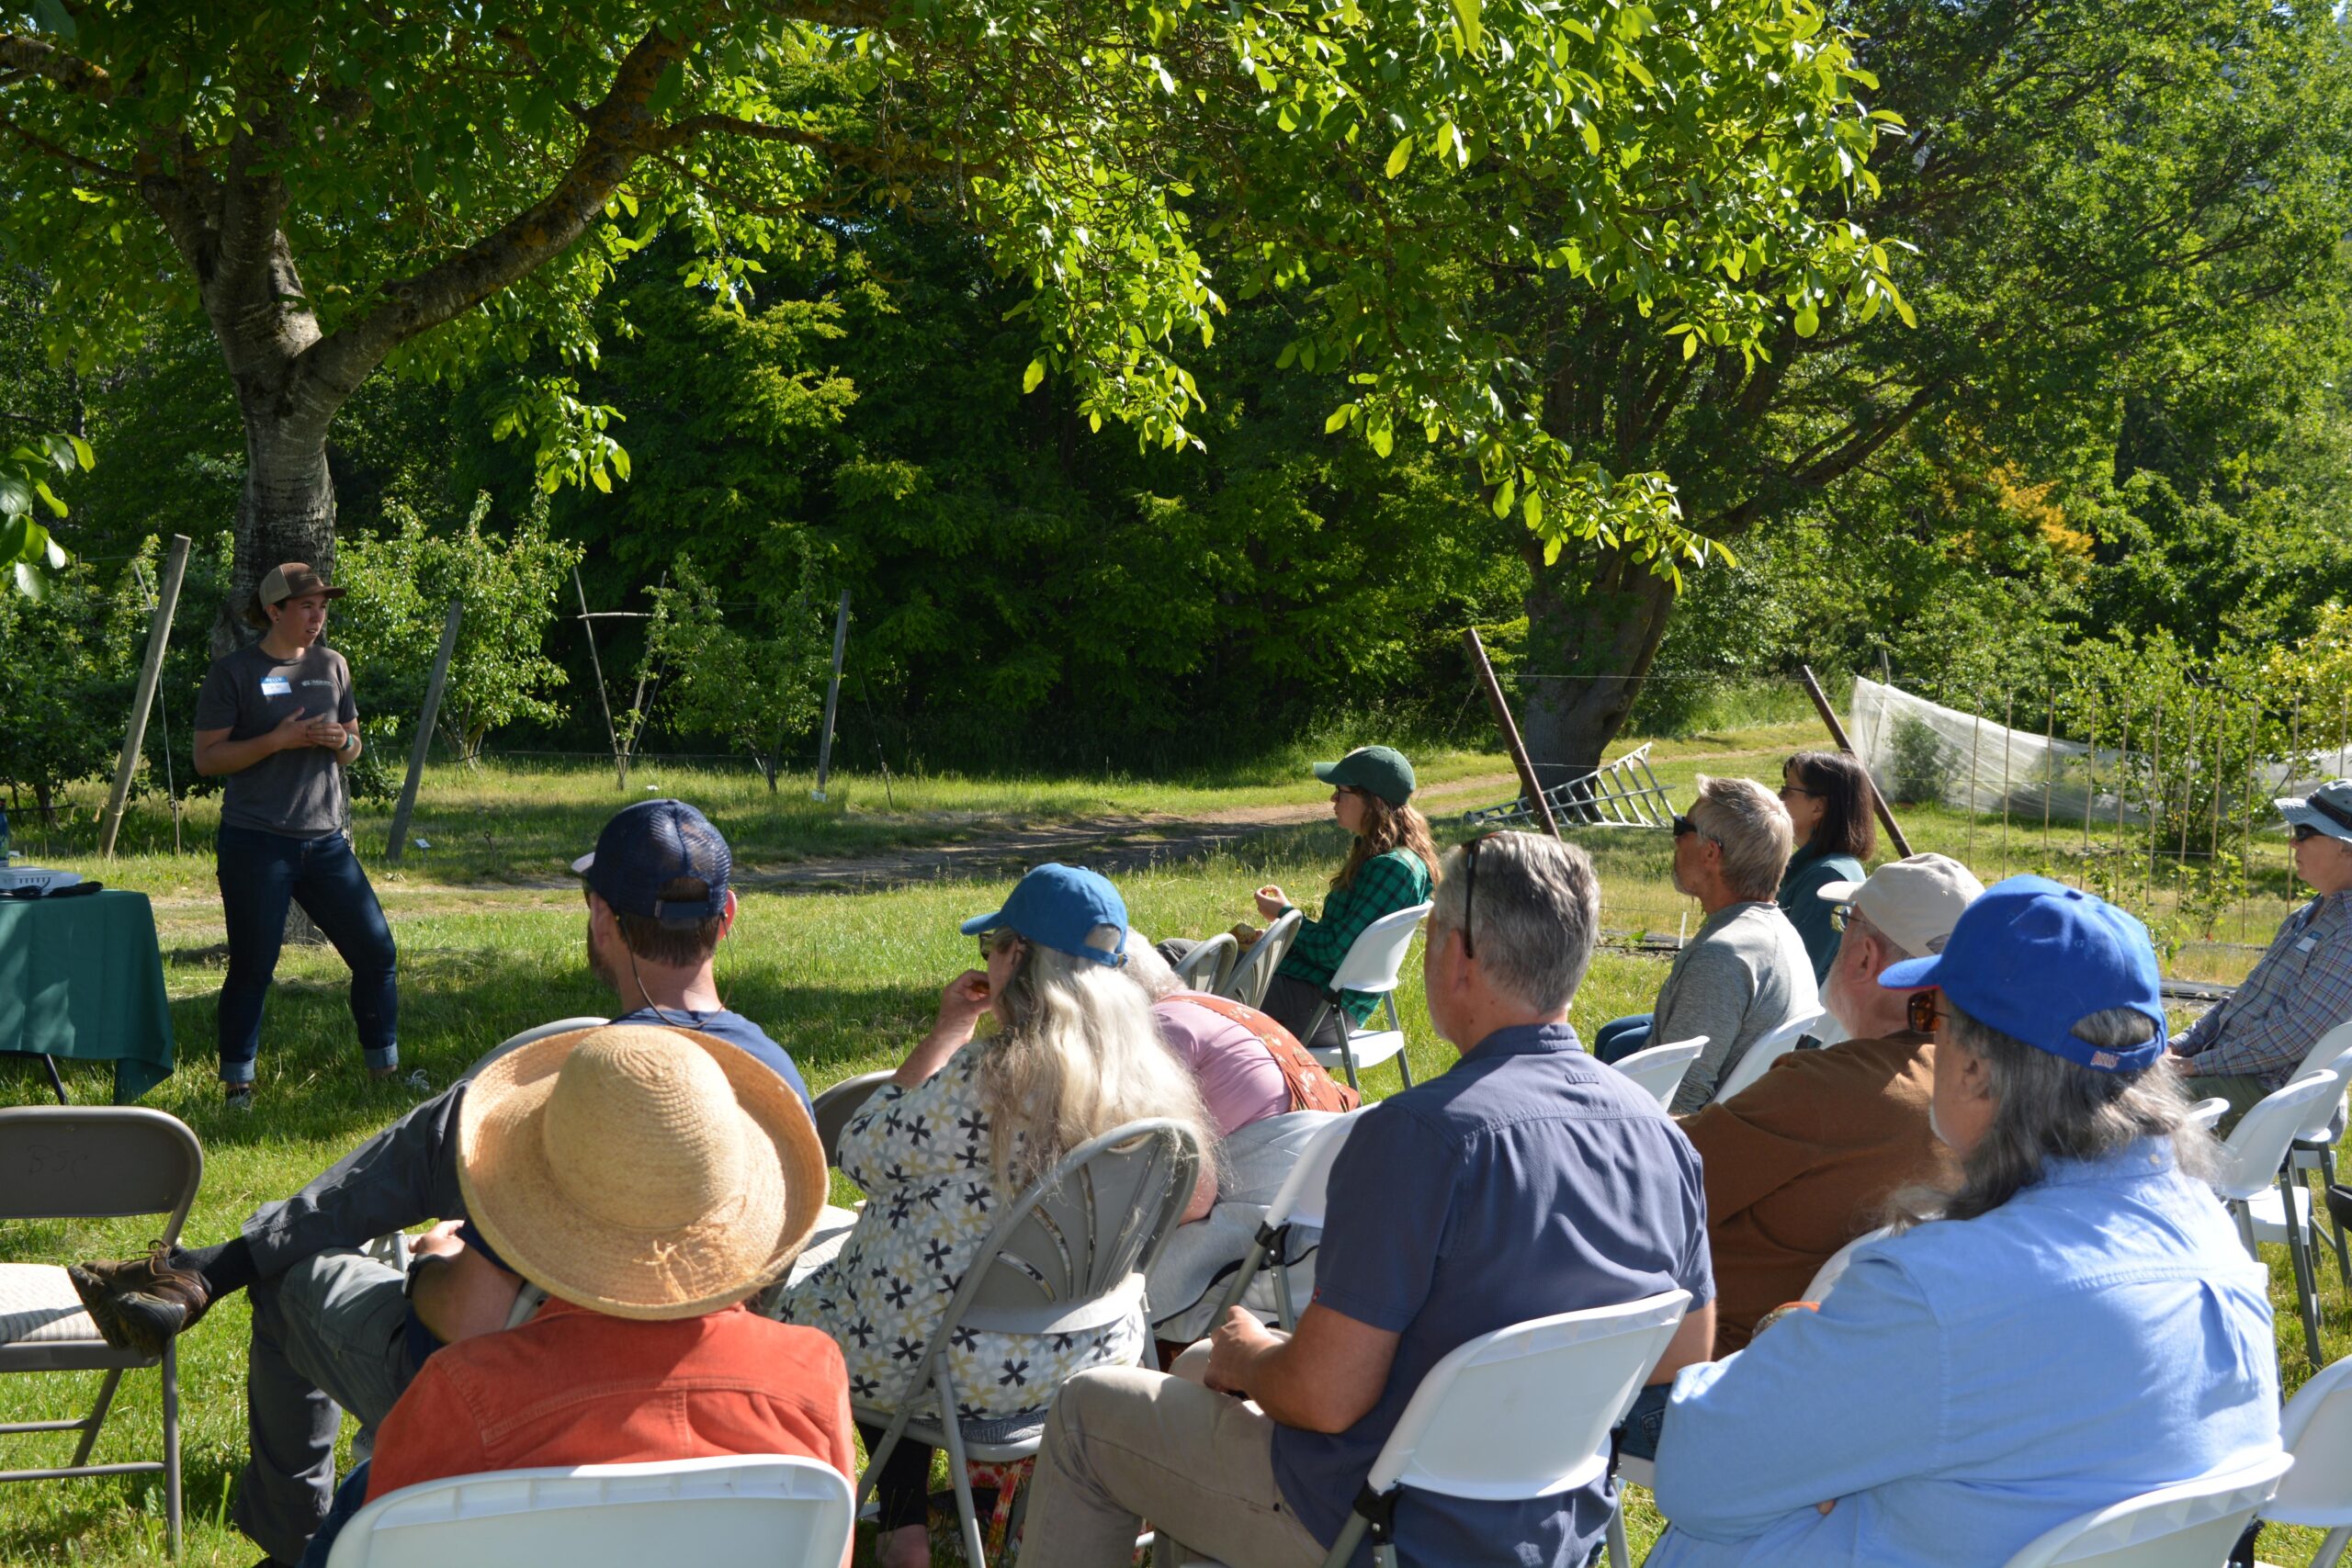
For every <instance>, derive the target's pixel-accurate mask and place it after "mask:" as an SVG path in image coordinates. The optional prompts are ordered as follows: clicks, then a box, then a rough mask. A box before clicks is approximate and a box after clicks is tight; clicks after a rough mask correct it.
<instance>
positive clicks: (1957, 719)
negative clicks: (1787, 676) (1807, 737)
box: [1846, 677, 2352, 822]
mask: <svg viewBox="0 0 2352 1568" xmlns="http://www.w3.org/2000/svg"><path fill="white" fill-rule="evenodd" d="M1847 706H1848V710H1849V711H1848V716H1847V720H1846V731H1847V739H1849V740H1851V741H1852V742H1853V743H1854V752H1855V754H1856V755H1857V756H1859V757H1860V758H1861V760H1862V761H1863V763H1864V765H1865V766H1867V767H1868V768H1869V769H1870V771H1871V777H1872V778H1874V779H1876V780H1877V781H1878V787H1879V789H1880V790H1881V791H1882V792H1883V794H1884V795H1886V796H1887V798H1889V799H1890V800H1898V801H1900V800H1923V801H1924V800H1940V801H1942V802H1944V803H1945V804H1946V805H1950V806H1958V807H1973V809H1975V810H1978V811H1999V810H2002V809H2004V803H2006V809H2007V810H2008V811H2010V812H2011V813H2013V814H2015V815H2017V816H2019V817H2040V816H2041V815H2042V813H2043V807H2044V802H2045V800H2046V801H2047V803H2048V811H2049V815H2050V817H2051V818H2052V820H2059V821H2073V822H2079V821H2081V820H2082V819H2083V817H2084V814H2085V812H2086V810H2087V811H2088V812H2089V813H2090V814H2091V815H2092V817H2093V818H2094V820H2099V821H2107V820H2112V819H2113V818H2114V816H2115V811H2116V798H2115V783H2116V774H2117V773H2118V771H2119V769H2118V759H2119V753H2118V752H2117V751H2116V750H2115V749H2114V748H2113V747H2110V746H2102V747H2100V748H2098V750H2097V751H2096V752H2094V751H2093V750H2092V749H2091V748H2090V747H2088V746H2086V745H2085V744H2083V743H2082V742H2081V741H2079V740H2064V739H2043V737H2042V736H2041V734H2039V733H2037V732H2033V731H2030V730H2023V729H2013V728H2009V727H2008V726H2007V725H2004V724H2002V723H2000V722H1999V721H1998V720H1996V719H1991V718H1986V717H1985V716H1982V715H1979V714H1973V713H1963V712H1962V711H1960V710H1959V709H1957V708H1948V707H1943V706H1940V705H1938V704H1935V703H1931V702H1928V700H1927V699H1926V698H1924V697H1917V696H1914V695H1912V694H1910V693H1908V692H1905V691H1903V690H1901V689H1899V688H1897V687H1894V686H1889V685H1883V684H1882V683H1880V682H1876V681H1869V680H1863V679H1861V678H1860V677H1857V678H1856V680H1855V682H1854V694H1853V697H1852V700H1851V701H1850V702H1849V704H1848V705H1847ZM2174 739H2175V741H2176V743H2177V740H2178V738H2177V737H2175V738H2174ZM2131 755H2132V756H2133V758H2134V759H2138V758H2139V757H2140V755H2141V753H2140V750H2139V748H2137V747H2134V748H2132V751H2131ZM2347 760H2352V748H2345V749H2341V750H2335V751H2333V752H2327V751H2323V752H2321V753H2319V754H2318V756H2317V757H2316V758H2313V759H2307V760H2306V767H2305V768H2304V769H2298V770H2295V771H2296V772H2297V773H2305V772H2308V773H2309V776H2307V777H2298V778H2295V779H2291V780H2290V779H2289V778H2288V776H2287V774H2288V773H2289V769H2288V767H2287V766H2286V764H2284V763H2280V762H2266V763H2263V764H2261V765H2259V766H2257V767H2256V770H2255V777H2254V779H2253V781H2252V784H2253V792H2254V793H2255V794H2256V795H2258V796H2260V797H2262V798H2266V799H2267V798H2268V797H2269V796H2271V795H2289V794H2293V795H2301V794H2306V793H2308V792H2309V790H2310V789H2311V788H2312V787H2313V786H2315V785H2317V784H2320V783H2322V782H2324V781H2325V780H2327V779H2331V778H2342V777H2345V776H2346V774H2347V773H2352V768H2347V766H2346V763H2347ZM2224 798H2225V800H2227V799H2233V798H2235V796H2234V795H2233V796H2225V797H2224ZM2123 819H2124V820H2125V821H2127V822H2136V821H2140V820H2143V817H2142V814H2141V813H2140V812H2139V810H2138V809H2137V808H2136V807H2126V808H2125V810H2124V813H2123Z"/></svg>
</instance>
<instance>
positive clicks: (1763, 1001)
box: [1650, 901, 1821, 1116]
mask: <svg viewBox="0 0 2352 1568" xmlns="http://www.w3.org/2000/svg"><path fill="white" fill-rule="evenodd" d="M1820 1007H1821V992H1820V990H1819V988H1818V987H1815V985H1814V982H1813V960H1812V959H1811V958H1809V957H1808V956H1806V954H1805V950H1804V938H1802V937H1800V936H1798V935H1797V931H1796V928H1795V927H1794V926H1792V925H1791V924H1790V923H1789V918H1788V917H1787V916H1786V915H1784V914H1782V913H1781V909H1780V906H1779V905H1777V904H1770V903H1765V902H1762V901H1758V902H1755V903H1747V904H1730V905H1726V906H1724V908H1721V909H1718V910H1716V911H1715V912H1714V913H1713V914H1712V915H1710V916H1708V917H1707V920H1706V923H1705V924H1704V925H1702V926H1701V927H1700V928H1699V934H1698V935H1696V936H1694V937H1692V938H1691V945H1690V946H1688V947H1686V948H1684V949H1683V950H1682V951H1681V952H1680V953H1677V954H1676V955H1675V959H1674V966H1673V967H1672V968H1671V969H1669V970H1668V971H1667V976H1666V984H1665V985H1663V986H1660V987H1658V990H1657V1013H1656V1017H1655V1019H1654V1020H1653V1021H1652V1023H1651V1025H1650V1043H1651V1044H1653V1045H1671V1044H1673V1043H1675V1042H1676V1041H1678V1040H1688V1039H1690V1038H1691V1037H1692V1036H1693V1035H1699V1034H1703V1035H1705V1036H1706V1037H1707V1046H1706V1049H1705V1050H1703V1051H1702V1052H1701V1053H1700V1054H1699V1059H1698V1060H1697V1061H1695V1062H1693V1063H1691V1070H1690V1071H1689V1072H1687V1073H1685V1074H1683V1075H1682V1087H1681V1088H1680V1089H1677V1090H1676V1091H1675V1095H1674V1103H1673V1105H1672V1106H1671V1107H1670V1108H1669V1109H1671V1110H1672V1111H1673V1112H1674V1114H1676V1115H1677V1116H1687V1115H1689V1114H1690V1113H1691V1111H1696V1110H1698V1109H1699V1108H1700V1107H1701V1106H1702V1105H1705V1104H1706V1103H1707V1102H1708V1101H1709V1100H1713V1099H1714V1097H1715V1085H1717V1084H1719V1083H1721V1082H1722V1081H1723V1080H1724V1077H1725V1076H1726V1075H1728V1074H1729V1073H1730V1072H1731V1070H1732V1068H1733V1067H1734V1066H1736V1065H1737V1064H1738V1062H1739V1059H1740V1057H1741V1056H1743V1055H1746V1054H1747V1048H1748V1047H1749V1046H1750V1045H1753V1044H1755V1043H1757V1042H1758V1040H1761V1039H1762V1038H1764V1036H1766V1035H1767V1034H1770V1033H1771V1032H1772V1031H1774V1030H1776V1029H1778V1028H1780V1027H1781V1025H1782V1024H1784V1023H1786V1022H1788V1021H1790V1020H1791V1019H1793V1018H1796V1017H1798V1016H1799V1015H1801V1014H1804V1013H1809V1012H1815V1011H1818V1010H1819V1009H1820Z"/></svg>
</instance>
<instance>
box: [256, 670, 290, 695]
mask: <svg viewBox="0 0 2352 1568" xmlns="http://www.w3.org/2000/svg"><path fill="white" fill-rule="evenodd" d="M261 694H262V695H263V696H265V697H290V696H292V695H293V694H294V687H293V683H292V682H289V681H288V680H287V679H286V677H285V676H283V675H265V676H263V677H262V678H261Z"/></svg>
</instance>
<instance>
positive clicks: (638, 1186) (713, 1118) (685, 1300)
mask: <svg viewBox="0 0 2352 1568" xmlns="http://www.w3.org/2000/svg"><path fill="white" fill-rule="evenodd" d="M458 1180H459V1182H460V1184H461V1185H462V1186H463V1188H464V1190H465V1195H466V1207H467V1211H468V1213H469V1214H470V1215H471V1216H472V1219H473V1222H474V1224H478V1225H480V1226H481V1230H482V1234H483V1235H486V1236H487V1237H488V1238H489V1239H490V1244H491V1246H492V1247H495V1248H496V1249H497V1250H498V1253H499V1255H500V1256H501V1257H503V1258H505V1259H506V1261H507V1263H508V1265H509V1266H510V1267H512V1268H513V1269H515V1271H516V1272H518V1273H520V1274H521V1275H523V1277H524V1278H526V1279H527V1280H530V1281H531V1282H532V1283H534V1284H536V1285H537V1286H539V1287H540V1288H542V1289H543V1290H545V1291H546V1292H548V1294H549V1295H553V1296H560V1297H561V1298H563V1299H564V1300H565V1301H568V1302H571V1303H575V1304H577V1305H580V1306H584V1307H588V1308H590V1309H592V1310H594V1311H596V1312H602V1313H609V1314H612V1315H614V1316H616V1317H635V1318H676V1317H695V1316H699V1315H700V1314H704V1313H707V1312H716V1311H718V1309H719V1308H721V1307H725V1306H731V1305H733V1304H734V1303H737V1302H740V1301H741V1300H743V1299H744V1298H745V1297H747V1296H749V1295H751V1294H752V1292H754V1291H757V1290H758V1289H759V1288H760V1287H761V1286H763V1285H764V1284H766V1283H767V1282H768V1281H770V1280H774V1279H775V1278H776V1277H777V1276H778V1275H780V1274H782V1273H783V1272H784V1270H785V1268H786V1265H787V1264H789V1263H790V1262H791V1261H792V1258H793V1256H794V1254H796V1253H797V1252H798V1251H799V1250H800V1248H801V1247H802V1246H803V1245H804V1244H805V1243H806V1242H807V1241H808V1239H809V1232H810V1231H811V1230H812V1229H813V1228H815V1225H816V1224H817V1216H818V1213H819V1212H820V1210H821V1209H822V1208H823V1206H824V1202H825V1190H826V1183H825V1156H824V1150H823V1149H822V1148H821V1147H820V1145H819V1144H818V1142H817V1130H816V1128H815V1127H814V1126H813V1125H812V1124H811V1123H810V1122H809V1112H808V1111H806V1110H805V1109H803V1108H802V1106H801V1103H800V1099H799V1097H798V1096H797V1095H796V1094H794V1093H793V1092H792V1090H791V1089H789V1088H787V1087H786V1085H785V1082H784V1080H783V1079H782V1078H779V1077H776V1075H775V1073H774V1072H772V1071H770V1070H769V1069H768V1068H767V1067H765V1066H762V1065H761V1064H760V1063H759V1062H758V1061H757V1060H755V1059H754V1058H752V1056H750V1055H746V1054H744V1053H743V1052H741V1051H740V1050H737V1049H736V1048H735V1047H734V1046H732V1045H729V1044H728V1043H725V1042H724V1041H720V1040H715V1039H713V1038H711V1037H710V1036H709V1035H707V1034H702V1033H698V1032H695V1031H693V1030H687V1029H669V1028H660V1027H655V1026H651V1025H643V1024H606V1025H605V1026H603V1027H601V1028H597V1029H578V1030H572V1031H571V1032H567V1033H563V1034H554V1035H550V1036H548V1038H547V1039H545V1040H538V1041H534V1042H533V1043H530V1044H528V1045H526V1046H524V1047H522V1048H521V1049H520V1050H516V1051H511V1052H509V1053H507V1054H506V1055H503V1056H501V1057H499V1058H498V1059H497V1060H496V1061H494V1062H492V1063H491V1064H490V1066H487V1067H484V1068H483V1069H482V1070H481V1073H480V1074H479V1075H478V1076H476V1077H475V1078H474V1080H473V1082H472V1084H471V1085H470V1086H469V1088H468V1089H467V1090H466V1094H465V1099H464V1100H463V1101H462V1102H461V1103H460V1104H459V1106H458Z"/></svg>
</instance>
